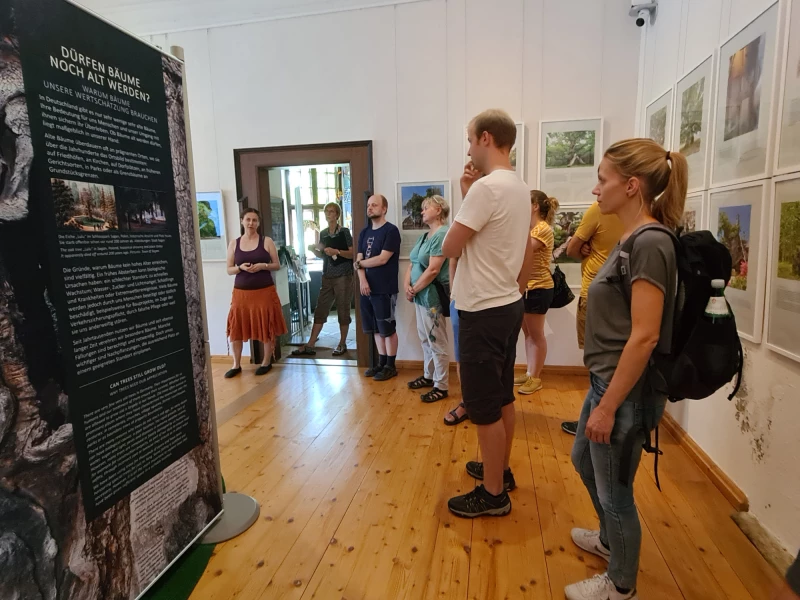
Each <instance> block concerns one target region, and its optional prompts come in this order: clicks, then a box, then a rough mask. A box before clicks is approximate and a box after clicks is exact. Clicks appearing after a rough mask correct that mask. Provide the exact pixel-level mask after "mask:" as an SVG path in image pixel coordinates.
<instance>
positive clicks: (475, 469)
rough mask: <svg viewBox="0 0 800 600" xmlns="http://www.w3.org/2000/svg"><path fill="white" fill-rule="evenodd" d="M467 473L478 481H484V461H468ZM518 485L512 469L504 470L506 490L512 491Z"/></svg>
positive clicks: (504, 487) (504, 486)
mask: <svg viewBox="0 0 800 600" xmlns="http://www.w3.org/2000/svg"><path fill="white" fill-rule="evenodd" d="M467 475H469V476H470V477H474V478H475V479H477V480H478V481H483V463H482V462H478V461H475V460H471V461H469V462H468V463H467ZM516 487H517V482H516V481H514V474H513V473H512V472H511V469H506V470H505V471H503V489H504V490H505V491H506V492H511V491H513V490H514V488H516Z"/></svg>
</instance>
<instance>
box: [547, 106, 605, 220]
mask: <svg viewBox="0 0 800 600" xmlns="http://www.w3.org/2000/svg"><path fill="white" fill-rule="evenodd" d="M603 148H604V146H603V119H576V120H568V121H542V122H540V123H539V173H538V177H537V181H536V187H537V188H538V189H540V190H542V191H543V192H545V193H546V194H547V195H548V196H552V197H554V198H558V201H559V202H560V203H561V204H562V205H567V204H585V203H587V202H589V201H591V200H592V189H593V188H594V186H595V184H596V183H597V167H598V165H599V164H600V160H601V159H602V158H603Z"/></svg>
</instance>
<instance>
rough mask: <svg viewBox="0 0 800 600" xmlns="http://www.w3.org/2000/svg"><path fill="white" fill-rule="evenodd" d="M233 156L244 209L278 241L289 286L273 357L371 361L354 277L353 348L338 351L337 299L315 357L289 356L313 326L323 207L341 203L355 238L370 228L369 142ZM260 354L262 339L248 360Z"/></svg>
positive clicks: (349, 334)
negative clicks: (284, 328)
mask: <svg viewBox="0 0 800 600" xmlns="http://www.w3.org/2000/svg"><path fill="white" fill-rule="evenodd" d="M234 160H235V163H236V172H237V192H238V194H239V198H240V202H241V206H240V211H241V210H244V209H245V208H249V207H252V208H256V209H258V210H259V212H260V213H261V214H262V227H263V229H264V233H266V234H267V235H271V236H272V238H273V239H274V240H275V245H276V246H277V247H278V250H279V253H280V254H281V255H282V261H284V262H285V263H286V264H287V268H286V276H287V279H288V286H285V287H284V290H288V291H286V292H285V294H284V296H286V297H287V300H286V303H285V304H284V305H283V310H284V318H285V319H286V324H287V326H288V328H289V334H288V335H287V336H285V337H284V338H283V339H281V340H280V341H281V344H280V347H279V348H278V350H277V356H276V358H280V359H282V360H306V361H314V362H318V363H319V362H322V363H327V362H328V361H329V360H336V361H346V364H352V365H356V364H357V365H359V366H366V365H368V364H369V361H370V356H371V355H372V353H373V351H374V350H373V348H372V346H373V345H374V342H373V341H372V336H365V335H364V334H363V333H362V332H361V328H360V327H358V326H357V323H358V322H359V305H358V302H356V300H357V297H356V294H357V289H355V288H356V281H357V280H355V279H354V280H353V293H352V294H351V298H352V300H351V301H350V306H349V307H348V308H349V314H350V324H349V326H348V328H347V331H346V336H345V339H346V342H345V343H346V345H347V349H348V351H347V352H346V353H343V354H339V355H337V356H333V354H334V352H333V351H334V350H335V349H336V347H337V346H338V345H339V342H340V335H341V331H340V327H339V319H338V312H337V309H338V306H336V304H335V302H334V304H333V306H332V307H331V311H330V313H329V314H328V315H327V320H326V322H325V323H324V324H323V327H322V331H321V332H320V336H319V339H318V341H317V342H316V344H315V347H316V349H317V352H316V354H315V355H313V356H303V357H292V356H291V353H292V351H294V350H296V349H297V348H298V347H299V346H300V345H301V344H303V343H304V342H306V341H307V340H308V338H309V334H310V333H311V328H312V326H313V321H314V310H315V308H316V306H317V302H318V300H319V292H320V287H321V281H322V269H323V260H322V259H320V258H319V257H318V256H315V255H314V253H313V252H312V251H311V250H310V249H309V246H312V245H314V244H316V243H317V242H318V241H319V239H320V234H321V233H322V232H323V231H324V230H325V229H328V227H329V224H328V222H327V221H326V218H325V206H326V204H329V203H331V202H334V203H336V204H337V206H339V207H340V210H341V214H340V217H339V219H338V223H337V225H338V227H347V228H348V230H349V231H350V232H351V234H352V236H353V237H355V238H357V237H358V233H359V232H360V231H361V229H363V228H364V226H365V223H366V199H367V197H368V195H369V194H371V190H372V143H371V142H347V143H342V144H322V145H314V146H294V147H279V148H256V149H242V150H235V151H234ZM354 245H355V243H354ZM279 294H280V290H279ZM282 302H284V298H282ZM261 352H262V349H261V344H259V343H254V344H251V361H260V360H261V356H262V354H261ZM332 364H342V363H341V362H336V363H332Z"/></svg>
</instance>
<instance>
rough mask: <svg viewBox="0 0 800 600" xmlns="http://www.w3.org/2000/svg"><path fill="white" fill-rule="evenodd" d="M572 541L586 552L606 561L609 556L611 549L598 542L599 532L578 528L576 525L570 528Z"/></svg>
mask: <svg viewBox="0 0 800 600" xmlns="http://www.w3.org/2000/svg"><path fill="white" fill-rule="evenodd" d="M572 541H573V542H575V545H576V546H577V547H578V548H580V549H582V550H586V552H591V553H592V554H596V555H597V556H599V557H600V558H602V559H604V560H605V561H606V562H608V561H609V559H610V558H611V550H608V549H607V548H606V547H605V546H603V544H602V543H601V542H600V532H599V531H592V530H591V529H579V528H578V527H576V528H575V529H573V530H572Z"/></svg>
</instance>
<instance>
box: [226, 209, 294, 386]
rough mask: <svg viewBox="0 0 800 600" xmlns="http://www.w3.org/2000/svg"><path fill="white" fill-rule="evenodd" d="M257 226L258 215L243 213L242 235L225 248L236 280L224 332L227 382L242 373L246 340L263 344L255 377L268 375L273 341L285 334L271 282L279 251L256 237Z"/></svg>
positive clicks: (258, 235)
mask: <svg viewBox="0 0 800 600" xmlns="http://www.w3.org/2000/svg"><path fill="white" fill-rule="evenodd" d="M260 224H261V218H260V216H259V214H258V211H257V210H255V209H254V208H247V209H245V211H244V214H243V215H242V227H243V228H244V235H242V237H240V238H239V239H237V240H234V241H232V242H231V243H230V244H229V245H228V275H236V280H235V281H234V284H233V299H232V300H231V310H230V312H229V313H228V328H227V336H228V339H229V340H230V341H231V343H232V344H233V368H232V369H230V370H229V371H228V372H227V373H225V378H226V379H230V378H231V377H236V376H237V375H238V374H239V373H241V372H242V346H243V345H244V342H245V341H247V340H258V341H259V342H261V343H263V344H264V360H262V361H261V366H260V367H258V369H257V370H256V375H266V374H267V373H269V371H270V369H272V356H273V354H274V351H275V340H276V338H278V336H281V335H283V334H285V333H286V332H287V329H286V321H284V319H283V312H282V311H281V301H280V299H279V298H278V292H277V291H276V290H275V281H274V280H273V278H272V271H277V270H279V269H280V268H281V263H280V259H279V258H278V250H277V249H276V248H275V242H273V241H272V239H270V238H268V237H266V236H262V235H261V234H260V233H259V231H258V227H259V225H260Z"/></svg>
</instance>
